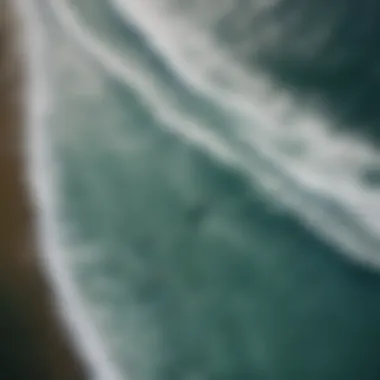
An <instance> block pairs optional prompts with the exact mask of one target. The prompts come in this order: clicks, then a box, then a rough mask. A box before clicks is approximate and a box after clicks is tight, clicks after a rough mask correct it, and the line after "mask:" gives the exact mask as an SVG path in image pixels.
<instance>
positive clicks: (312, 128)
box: [52, 0, 380, 267]
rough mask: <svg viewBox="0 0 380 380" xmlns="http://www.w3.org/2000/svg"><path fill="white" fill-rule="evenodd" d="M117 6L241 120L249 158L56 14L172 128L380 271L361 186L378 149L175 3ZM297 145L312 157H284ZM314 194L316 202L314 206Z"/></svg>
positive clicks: (366, 191) (372, 215)
mask: <svg viewBox="0 0 380 380" xmlns="http://www.w3.org/2000/svg"><path fill="white" fill-rule="evenodd" d="M112 2H113V4H114V5H115V6H116V7H117V9H119V10H120V11H122V12H123V14H124V17H125V18H126V19H127V20H128V22H129V23H131V22H132V23H135V24H136V25H137V26H138V27H139V28H140V30H141V32H142V34H143V35H144V36H145V38H146V40H147V42H148V44H150V45H151V47H152V48H153V49H155V50H156V51H157V52H158V53H159V54H160V55H161V56H162V58H163V59H165V60H166V62H167V64H168V65H170V66H171V67H172V69H173V70H174V72H176V73H177V74H178V75H179V78H180V79H181V80H183V81H184V82H185V83H186V84H187V85H188V86H191V87H192V88H193V89H195V90H197V91H198V92H199V95H200V96H202V97H205V98H207V99H209V100H211V101H213V102H215V103H216V104H218V105H222V106H223V107H224V108H225V109H226V110H227V113H228V114H229V115H230V117H231V115H233V117H234V118H235V119H234V120H236V125H235V126H234V128H236V131H235V132H236V136H237V138H239V139H240V142H241V144H242V149H241V150H240V151H237V149H236V147H235V148H234V147H233V146H232V144H231V143H230V142H229V141H227V140H226V139H224V138H223V136H222V135H221V134H217V133H216V132H215V131H211V130H210V129H209V128H205V126H204V125H202V124H201V123H200V121H199V120H194V116H193V115H191V117H190V115H188V114H184V113H181V111H180V110H178V109H176V107H175V106H176V104H170V102H169V99H168V98H167V97H165V96H163V90H162V86H161V87H160V86H159V85H157V83H155V82H154V80H153V79H152V78H151V76H148V75H146V74H147V73H146V72H145V73H144V71H143V69H142V68H141V67H140V64H141V63H133V61H132V60H128V59H126V57H125V56H123V54H122V52H119V51H117V50H115V49H113V48H112V44H108V45H107V42H109V41H101V40H99V39H98V38H97V37H96V30H92V31H91V28H90V29H88V27H89V26H88V25H86V24H85V23H84V22H83V20H82V19H81V18H80V17H79V15H78V14H76V12H75V10H74V9H72V8H71V7H70V6H69V4H68V3H67V2H66V1H64V0H54V1H53V2H52V6H53V8H54V9H55V13H56V16H57V18H58V20H59V21H60V22H61V24H62V26H63V28H64V29H65V30H66V32H67V33H68V34H70V35H71V36H72V37H74V39H75V40H76V41H77V42H79V43H80V44H81V45H82V47H83V48H84V49H86V50H87V51H88V52H89V53H90V54H91V55H94V56H95V57H96V58H97V59H98V60H99V62H101V63H102V64H103V65H104V66H105V67H106V69H107V70H109V71H110V72H112V73H113V74H114V75H117V76H118V78H119V79H120V80H123V81H124V82H126V83H127V84H128V85H129V86H132V87H134V88H135V89H136V90H137V91H138V92H140V94H141V95H142V96H143V97H144V98H145V99H146V100H148V101H149V104H150V106H151V107H152V110H154V113H155V114H156V116H157V117H158V118H160V119H161V120H163V122H164V124H165V125H166V126H167V127H170V128H171V129H172V130H173V131H175V132H176V133H179V134H180V135H181V136H182V137H185V138H188V139H190V140H193V141H195V142H196V143H197V144H199V145H200V146H202V148H203V149H207V150H208V151H212V152H213V153H214V154H216V155H217V156H218V157H219V158H222V159H223V160H225V161H228V162H230V163H231V164H234V165H236V164H238V165H239V166H240V167H245V169H246V170H247V173H250V175H251V176H252V178H254V179H255V181H258V182H259V185H261V186H263V187H264V188H265V189H266V191H267V192H268V191H269V192H273V195H275V197H276V199H277V200H278V201H280V202H282V203H285V204H286V205H287V206H288V207H290V208H291V209H292V211H293V212H295V213H296V214H298V215H299V216H301V217H302V218H303V219H304V220H305V221H306V222H308V223H310V224H311V225H312V227H313V228H314V229H316V230H319V231H320V232H322V234H323V235H324V236H329V238H330V240H332V241H333V242H336V243H338V244H343V246H344V249H345V250H347V252H346V253H347V254H348V256H350V257H351V258H353V259H355V260H357V261H360V262H365V263H367V264H368V263H370V264H371V265H373V266H376V267H378V266H380V256H379V255H378V244H379V240H378V237H379V235H380V210H379V209H378V206H376V205H377V204H380V202H378V200H380V197H379V195H380V194H379V192H378V191H377V189H374V188H370V187H365V186H364V185H363V183H362V179H361V174H362V172H363V170H365V169H366V168H373V167H378V166H379V163H380V159H379V155H378V153H377V152H376V151H375V150H374V149H372V148H370V147H369V146H368V145H366V144H365V143H364V142H363V141H359V140H354V139H353V138H351V137H350V136H343V135H338V134H334V133H333V132H332V130H333V128H332V122H331V120H329V119H328V118H327V117H326V116H325V115H323V114H321V113H318V112H316V110H313V109H310V108H309V109H307V108H306V109H305V107H303V106H302V105H300V104H299V103H297V101H296V100H295V99H294V98H293V97H292V96H291V94H289V93H288V92H286V91H285V90H283V89H280V88H279V87H278V86H276V85H275V84H274V83H271V82H270V80H269V78H268V76H267V75H264V74H261V73H259V72H257V74H256V75H252V74H248V73H247V72H245V71H244V69H243V68H242V67H240V66H239V65H238V64H237V63H236V62H235V61H233V60H232V59H231V57H229V56H228V55H227V54H226V52H225V51H223V50H221V49H219V48H218V45H217V44H216V42H215V41H214V40H213V39H212V38H211V37H210V36H209V35H206V34H203V33H201V32H199V31H198V30H197V29H194V28H193V27H192V25H191V24H190V23H189V22H187V21H186V19H185V18H183V17H180V16H178V13H175V14H171V13H170V7H168V4H169V3H168V2H166V3H162V4H161V3H160V4H161V5H160V6H158V5H155V4H158V3H151V2H150V1H147V0H145V1H133V0H132V1H129V2H127V3H124V2H122V0H112ZM163 5H166V7H163ZM173 31H175V32H173ZM94 32H95V33H94ZM215 78H217V79H215ZM219 79H223V83H220V82H219ZM285 117H287V118H288V119H287V123H284V121H283V120H284V118H285ZM284 124H285V125H284ZM294 143H296V144H299V145H300V146H301V148H302V151H303V154H301V155H292V154H290V153H289V152H288V151H287V150H286V149H283V147H284V146H285V147H286V145H287V144H288V145H289V144H290V145H291V144H294ZM258 157H260V158H261V159H262V160H265V162H266V164H270V166H271V170H268V169H264V167H263V165H261V163H262V162H261V163H260V162H258V161H257V158H258ZM289 178H291V179H292V181H293V182H292V183H291V182H290V181H289ZM256 185H257V182H256ZM311 194H314V195H315V196H316V198H315V199H314V200H312V198H311V197H310V195H311ZM321 198H322V199H325V200H326V201H327V202H331V201H333V202H334V203H335V205H336V206H338V207H339V208H342V209H343V210H346V212H347V213H348V214H349V215H350V217H351V218H353V219H354V220H355V222H353V223H352V222H350V224H351V225H352V226H351V227H347V226H344V225H342V224H341V222H342V220H341V219H340V220H338V219H336V218H337V216H336V215H334V213H333V212H332V211H329V210H328V207H327V206H326V205H325V206H322V205H321V203H320V200H321ZM303 199H304V201H303ZM306 199H307V200H306ZM359 221H360V223H362V224H363V225H364V226H365V229H366V230H367V234H366V235H368V239H367V238H366V237H364V235H363V234H362V233H361V232H358V231H354V229H353V225H354V224H356V223H357V222H359Z"/></svg>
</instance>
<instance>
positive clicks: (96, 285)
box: [25, 0, 380, 380]
mask: <svg viewBox="0 0 380 380" xmlns="http://www.w3.org/2000/svg"><path fill="white" fill-rule="evenodd" d="M341 3H342V7H343V8H342V9H344V5H345V4H343V2H341ZM41 4H42V2H40V1H39V0H34V1H31V2H30V6H29V7H28V8H26V11H25V19H26V20H29V21H28V25H29V28H30V30H31V36H32V37H30V40H29V44H30V46H32V47H33V48H32V49H31V51H30V52H29V57H30V62H31V64H30V68H31V70H30V74H31V82H30V83H31V87H30V94H31V95H32V98H31V100H30V104H31V107H29V110H30V116H31V119H30V126H29V138H30V141H29V148H30V152H31V159H32V160H31V165H30V172H31V180H32V185H33V190H34V191H35V195H36V201H37V202H38V203H37V205H38V206H39V208H38V210H39V212H40V218H41V242H42V243H43V244H44V247H45V253H44V256H43V260H45V261H44V262H45V263H46V265H47V266H46V267H47V271H48V272H49V273H50V275H51V278H52V284H53V285H54V286H55V288H56V292H57V300H59V307H60V308H61V310H62V313H63V316H64V318H65V319H66V321H67V323H68V326H70V329H71V331H72V332H74V334H73V336H74V338H75V340H76V342H77V344H78V347H80V349H81V351H82V353H83V356H84V357H85V359H86V360H87V363H88V365H89V367H90V368H91V369H92V371H93V378H94V379H102V380H103V379H104V380H112V379H119V378H120V379H133V380H140V379H141V380H143V379H144V380H145V379H146V380H149V379H165V380H171V379H173V380H177V379H186V380H189V379H192V380H193V379H206V380H208V379H226V380H227V379H235V380H237V379H242V380H243V379H244V380H245V379H265V380H267V379H270V380H288V379H289V380H303V379H310V380H313V379H315V380H319V379H334V380H339V379H345V380H348V379H361V378H364V379H378V378H379V375H380V364H379V362H378V360H377V358H376V353H377V351H378V349H379V348H380V304H379V303H378V302H377V300H378V297H379V295H380V277H379V275H378V269H379V263H380V260H379V252H378V249H379V223H378V219H379V215H380V214H379V212H380V210H379V209H378V207H379V204H380V203H378V202H377V201H378V198H379V194H378V190H377V188H376V186H375V185H376V184H372V185H371V184H370V183H369V182H368V180H367V177H368V176H374V177H376V173H377V170H378V151H377V148H376V144H374V143H373V141H369V140H368V133H364V132H363V131H366V130H369V125H370V123H369V122H368V120H367V119H365V118H363V119H360V120H361V123H362V124H363V125H364V127H363V131H362V130H361V129H360V128H359V127H358V125H357V124H358V121H357V120H359V119H358V118H355V120H353V121H352V122H351V123H348V122H347V123H344V120H345V119H344V118H341V117H340V113H339V104H338V102H336V101H335V98H334V95H336V94H330V93H329V92H328V89H326V88H324V87H323V86H322V85H323V83H322V82H319V81H317V82H318V83H317V84H318V85H320V86H321V89H316V88H315V87H313V86H311V85H310V86H306V85H305V86H302V84H300V82H301V79H302V77H301V76H300V78H294V77H293V76H292V75H291V74H292V70H293V72H297V70H296V68H297V65H299V66H302V70H301V69H300V70H301V71H302V75H303V76H306V74H307V73H308V72H310V73H312V70H313V68H315V70H317V69H316V67H317V66H318V61H317V58H318V57H319V56H320V57H321V59H323V57H324V55H323V52H324V50H323V46H328V43H330V41H331V38H333V37H334V36H335V34H334V25H338V21H336V20H340V18H339V17H343V16H341V13H339V12H338V11H337V13H336V14H335V13H332V14H333V15H335V16H334V17H336V18H334V17H332V16H331V20H330V21H329V23H330V24H331V28H327V31H326V30H325V29H323V26H322V25H320V24H318V23H315V25H311V26H312V28H311V29H310V30H312V31H310V32H306V31H308V30H309V29H308V27H309V23H307V22H305V21H304V19H305V20H307V19H308V18H307V17H306V16H307V15H308V14H309V13H308V12H311V11H313V10H314V11H315V8H313V7H314V6H313V4H311V3H310V5H309V7H306V5H302V7H301V5H300V4H297V2H295V1H284V2H283V3H281V2H271V4H269V3H264V2H260V1H246V2H244V1H241V2H237V3H234V2H232V1H228V0H223V1H222V0H220V1H218V2H216V1H212V0H208V1H202V2H200V1H195V0H194V1H186V2H185V1H172V0H166V1H162V2H160V3H158V2H153V1H149V0H144V1H142V0H140V1H133V0H130V1H122V0H112V1H100V0H93V1H91V2H89V1H77V2H76V3H75V5H72V4H71V3H70V2H69V1H64V0H54V1H53V0H51V1H50V4H49V5H48V6H46V7H42V6H41ZM368 4H369V2H368ZM346 5H347V4H346ZM291 6H292V7H293V8H292V7H291ZM365 6H367V5H365ZM288 7H289V8H288ZM325 7H328V6H327V5H325ZM363 7H364V5H363ZM289 9H292V10H293V12H291V13H289V14H291V15H292V17H290V16H289V17H290V18H289V17H288V16H287V17H285V16H284V15H288V13H286V12H289ZM318 9H319V11H320V12H322V13H321V14H322V15H323V14H324V13H323V12H328V11H327V10H326V9H324V8H323V7H321V8H318ZM326 14H327V13H326ZM329 14H330V13H329ZM303 17H304V18H303ZM326 17H327V16H326ZM289 20H290V21H289ZM297 23H298V24H297ZM330 24H329V25H330ZM302 27H304V28H305V33H303V34H302V33H301V34H299V33H296V32H295V31H297V30H302ZM313 28H314V29H313ZM290 31H293V34H292V33H290ZM229 32H230V34H229ZM33 36H34V37H33ZM231 36H233V38H232V37H231ZM297 36H298V37H299V38H298V39H297V38H296V37H297ZM329 36H330V37H331V36H332V37H331V38H330V39H329ZM228 37H231V38H228ZM307 38H308V39H307ZM363 38H364V37H363ZM326 41H328V43H327V42H326ZM324 44H325V45H324ZM326 44H327V45H326ZM338 46H339V45H338ZM285 47H287V49H286V52H287V54H285V53H282V51H283V50H284V49H285ZM281 49H283V50H281ZM326 49H327V48H326ZM345 49H346V48H345ZM326 55H327V56H328V52H326ZM338 56H339V55H338ZM343 56H344V55H343ZM340 57H341V56H339V57H338V58H340ZM285 58H286V59H285ZM338 58H335V60H334V57H332V58H331V59H330V61H329V62H330V63H329V64H327V63H326V64H321V65H320V67H324V69H325V72H326V75H325V76H326V78H328V74H327V72H328V70H329V69H330V68H331V67H333V68H334V67H339V65H342V61H339V59H338ZM282 60H283V61H286V62H285V63H286V64H284V66H283V67H284V70H281V61H282ZM287 65H288V66H287ZM329 65H330V66H329ZM334 65H335V66H334ZM287 67H288V68H289V67H290V68H292V70H288V69H287ZM318 70H320V71H321V72H322V69H320V68H319V69H318ZM342 72H343V70H342ZM300 73H301V72H300ZM338 74H339V73H337V74H336V75H338ZM342 75H343V74H342ZM352 75H354V74H352ZM343 79H344V76H342V80H343ZM322 87H323V88H322ZM322 90H323V91H322ZM33 96H34V97H33ZM338 98H339V97H338ZM334 110H336V112H334ZM342 125H343V126H344V128H342V127H341V126H342ZM355 128H356V129H355Z"/></svg>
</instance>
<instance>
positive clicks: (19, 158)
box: [0, 0, 85, 380]
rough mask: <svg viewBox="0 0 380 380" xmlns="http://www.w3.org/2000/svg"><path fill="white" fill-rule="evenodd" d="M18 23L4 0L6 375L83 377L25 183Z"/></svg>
mask: <svg viewBox="0 0 380 380" xmlns="http://www.w3.org/2000/svg"><path fill="white" fill-rule="evenodd" d="M12 20H13V22H12ZM15 26H17V25H16V23H15V22H14V18H11V17H10V13H9V9H7V8H6V4H5V0H0V378H1V379H4V380H12V379H15V380H16V379H28V380H34V379H38V380H45V379H46V380H50V379H51V380H82V379H85V376H84V371H83V368H82V367H81V365H80V363H79V360H78V359H77V358H76V357H75V354H74V351H73V350H72V347H71V345H70V344H69V342H68V340H67V338H66V337H65V335H64V333H63V332H62V329H61V328H60V326H59V322H58V318H56V316H55V315H54V309H53V307H52V300H51V297H50V294H49V291H48V288H47V286H46V280H45V279H44V277H43V274H42V271H41V270H40V268H39V265H40V264H41V263H40V262H39V261H38V254H37V247H36V244H35V239H34V234H33V226H34V224H33V211H32V210H33V207H31V199H30V198H29V195H28V192H27V189H26V188H25V185H24V182H25V176H24V174H25V173H24V168H23V160H24V157H23V153H22V149H21V148H22V147H21V144H20V142H21V136H22V125H23V119H22V113H21V112H20V104H19V103H20V102H19V94H20V91H22V79H21V75H20V73H21V72H22V70H20V67H21V65H20V62H17V58H16V55H15V54H14V53H13V52H12V46H14V45H12V43H11V40H12V39H11V37H12V36H14V35H15V33H13V32H14V29H15ZM12 30H13V32H12Z"/></svg>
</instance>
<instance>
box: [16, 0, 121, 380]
mask: <svg viewBox="0 0 380 380" xmlns="http://www.w3.org/2000/svg"><path fill="white" fill-rule="evenodd" d="M15 5H16V8H17V11H18V14H19V15H20V18H21V20H22V21H23V27H24V29H25V30H24V33H23V36H24V40H23V48H24V49H25V50H24V51H25V53H26V54H25V59H26V70H27V90H26V105H27V110H26V116H27V121H26V124H27V125H26V132H25V141H24V143H25V150H26V151H27V153H28V154H27V159H26V162H25V165H26V166H27V169H28V182H29V187H30V190H31V193H32V195H33V200H34V203H35V209H34V210H35V213H36V223H37V225H38V229H37V231H38V236H37V238H38V242H39V244H40V247H41V249H40V251H41V259H42V264H43V266H46V267H47V271H46V272H47V273H46V274H47V275H48V278H49V280H50V284H51V286H52V289H53V293H54V295H55V302H56V305H55V307H56V308H57V309H58V311H59V313H60V315H61V317H62V320H63V323H64V325H65V327H66V329H67V332H68V334H69V336H70V338H71V339H72V340H73V341H74V342H75V344H76V347H77V348H78V350H79V355H80V357H81V358H82V360H83V361H84V363H85V365H87V367H88V370H89V376H90V378H91V379H94V380H122V379H125V377H121V375H120V374H119V373H118V372H117V371H116V369H115V368H114V366H113V364H112V362H111V361H110V360H109V358H107V356H106V354H105V352H104V350H103V345H102V344H101V340H100V337H99V336H98V334H97V333H96V332H95V330H94V328H93V327H92V325H91V323H90V321H91V319H89V318H88V310H85V309H84V307H83V302H81V300H80V297H79V295H78V292H77V291H76V289H75V286H74V282H73V280H72V278H71V276H70V273H69V271H68V270H67V263H65V260H64V258H65V252H64V248H63V246H62V245H61V244H60V235H61V234H60V231H58V227H57V220H58V217H57V215H56V210H57V207H56V199H55V197H54V194H57V193H56V191H55V189H54V186H55V185H54V184H55V182H54V165H53V161H52V157H51V153H50V151H49V149H50V144H49V141H48V140H47V134H46V128H48V123H49V121H48V119H49V114H50V113H51V112H52V110H53V107H54V104H53V95H54V94H53V93H52V92H51V89H50V86H49V82H48V75H47V73H48V72H49V68H48V67H47V66H46V57H47V51H46V38H45V36H44V33H45V32H44V30H43V26H42V25H43V21H42V19H41V17H40V16H39V14H38V6H37V5H36V1H34V0H27V1H25V0H18V1H17V2H16V3H15Z"/></svg>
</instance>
